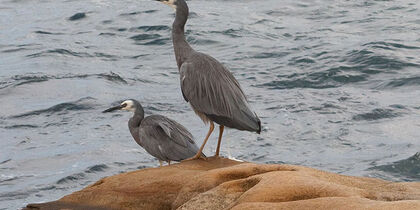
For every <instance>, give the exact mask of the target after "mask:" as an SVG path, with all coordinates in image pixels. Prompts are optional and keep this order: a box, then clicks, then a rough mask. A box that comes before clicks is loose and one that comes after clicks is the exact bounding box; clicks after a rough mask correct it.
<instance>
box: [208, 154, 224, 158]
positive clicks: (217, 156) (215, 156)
mask: <svg viewBox="0 0 420 210" xmlns="http://www.w3.org/2000/svg"><path fill="white" fill-rule="evenodd" d="M210 158H213V159H221V158H223V157H222V156H220V155H218V154H216V155H214V156H211V157H210Z"/></svg>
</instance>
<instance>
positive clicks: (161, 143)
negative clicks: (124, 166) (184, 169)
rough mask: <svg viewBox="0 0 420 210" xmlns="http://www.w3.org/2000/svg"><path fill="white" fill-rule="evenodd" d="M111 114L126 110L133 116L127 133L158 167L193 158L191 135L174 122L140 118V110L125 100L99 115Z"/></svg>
mask: <svg viewBox="0 0 420 210" xmlns="http://www.w3.org/2000/svg"><path fill="white" fill-rule="evenodd" d="M114 110H127V111H131V112H133V113H134V115H133V117H131V118H130V120H129V121H128V128H129V130H130V133H131V135H132V136H133V138H134V140H135V141H136V142H137V143H138V144H139V145H140V146H141V147H143V148H144V149H145V150H146V151H147V152H148V153H149V154H151V155H152V156H154V157H156V158H157V159H158V160H159V163H160V166H162V161H167V162H168V164H171V161H181V160H185V159H187V158H190V157H192V156H194V155H195V154H197V152H198V147H197V145H196V144H195V142H194V138H193V136H192V135H191V133H190V132H189V131H188V130H187V129H186V128H185V127H184V126H182V125H181V124H179V123H177V122H175V121H174V120H171V119H169V118H167V117H165V116H162V115H150V116H147V117H144V110H143V107H142V106H141V104H140V103H139V102H138V101H136V100H133V99H130V100H126V101H124V102H122V103H121V104H120V105H118V106H115V107H112V108H109V109H107V110H105V111H103V112H104V113H105V112H112V111H114ZM200 154H202V153H200ZM202 155H203V156H204V154H202Z"/></svg>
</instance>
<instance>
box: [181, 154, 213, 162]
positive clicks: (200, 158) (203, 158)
mask: <svg viewBox="0 0 420 210" xmlns="http://www.w3.org/2000/svg"><path fill="white" fill-rule="evenodd" d="M190 160H207V158H205V157H203V156H201V155H194V156H192V157H190V158H188V159H185V160H182V161H181V162H185V161H190Z"/></svg>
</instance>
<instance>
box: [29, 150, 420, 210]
mask: <svg viewBox="0 0 420 210" xmlns="http://www.w3.org/2000/svg"><path fill="white" fill-rule="evenodd" d="M26 209H182V210H187V209H233V210H242V209H352V210H353V209H381V210H382V209H404V210H408V209H420V183H418V182H412V183H393V182H388V181H383V180H379V179H373V178H363V177H352V176H344V175H339V174H334V173H329V172H324V171H320V170H316V169H312V168H307V167H302V166H293V165H266V164H254V163H247V162H237V161H233V160H229V159H222V158H221V159H214V158H213V159H209V160H207V161H203V160H196V161H187V162H183V163H180V164H173V165H171V166H164V167H160V168H148V169H141V170H138V171H133V172H129V173H124V174H119V175H115V176H111V177H106V178H103V179H101V180H99V181H98V182H96V183H95V184H93V185H90V186H88V187H86V188H85V189H83V190H81V191H78V192H75V193H72V194H70V195H67V196H65V197H63V198H61V199H60V200H58V201H54V202H49V203H43V204H29V205H28V206H27V207H26Z"/></svg>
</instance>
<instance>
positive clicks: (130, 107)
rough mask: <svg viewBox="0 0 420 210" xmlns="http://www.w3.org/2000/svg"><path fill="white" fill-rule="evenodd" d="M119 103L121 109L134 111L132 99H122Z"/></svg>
mask: <svg viewBox="0 0 420 210" xmlns="http://www.w3.org/2000/svg"><path fill="white" fill-rule="evenodd" d="M123 104H126V105H125V106H124V105H123ZM121 105H122V106H124V107H123V108H122V109H121V110H127V111H131V112H134V111H135V109H134V102H133V101H132V100H126V101H123V102H122V103H121Z"/></svg>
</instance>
